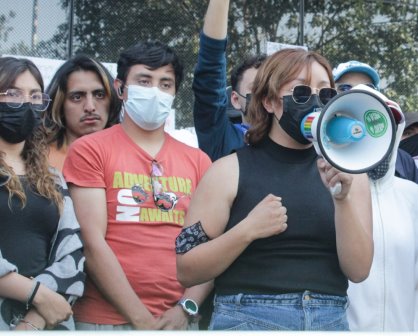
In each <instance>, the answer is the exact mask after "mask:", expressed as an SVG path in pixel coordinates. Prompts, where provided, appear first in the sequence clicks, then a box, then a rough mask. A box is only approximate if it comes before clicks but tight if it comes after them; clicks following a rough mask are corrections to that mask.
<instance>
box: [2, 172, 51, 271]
mask: <svg viewBox="0 0 418 336" xmlns="http://www.w3.org/2000/svg"><path fill="white" fill-rule="evenodd" d="M20 181H21V182H22V184H23V187H24V189H25V193H26V197H27V202H26V206H25V207H24V208H23V209H22V207H21V206H22V203H21V201H20V199H18V198H17V197H16V196H13V197H12V199H11V209H10V207H9V206H8V200H9V192H8V190H7V189H6V187H4V186H1V187H0V249H1V253H2V254H3V257H4V258H5V259H7V260H8V261H9V262H11V263H12V264H14V265H16V266H17V267H18V269H19V273H20V274H22V275H24V276H36V275H38V274H39V273H40V272H41V271H42V270H44V269H45V268H46V266H47V265H48V258H49V253H50V246H51V241H52V239H53V237H54V235H55V233H56V231H57V227H58V221H59V211H58V208H57V206H56V205H55V203H53V202H52V201H51V200H49V199H46V198H45V197H42V196H40V195H39V194H37V193H35V192H34V191H33V190H32V189H31V188H30V187H29V185H28V183H27V181H26V178H25V177H21V178H20Z"/></svg>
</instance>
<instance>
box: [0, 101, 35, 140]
mask: <svg viewBox="0 0 418 336" xmlns="http://www.w3.org/2000/svg"><path fill="white" fill-rule="evenodd" d="M38 119H39V118H37V116H36V114H35V112H34V110H33V109H32V105H31V104H30V103H24V104H22V106H21V107H19V108H13V107H9V106H8V105H7V104H6V103H0V137H1V138H3V139H4V140H5V141H7V142H9V143H12V144H16V143H19V142H22V141H25V140H26V139H27V138H28V137H29V135H31V134H32V132H33V129H34V128H35V127H36V125H37V124H38V123H39V120H38Z"/></svg>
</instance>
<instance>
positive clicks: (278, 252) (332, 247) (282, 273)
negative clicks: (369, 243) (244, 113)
mask: <svg viewBox="0 0 418 336" xmlns="http://www.w3.org/2000/svg"><path fill="white" fill-rule="evenodd" d="M237 155H238V162H239V184H238V192H237V196H236V199H235V201H234V203H233V205H232V208H231V213H230V218H229V221H228V224H227V227H226V230H229V229H231V228H232V227H233V226H234V225H236V224H237V223H238V222H240V221H241V220H242V219H244V218H245V217H246V216H247V215H248V213H249V212H250V211H251V210H252V209H253V208H254V207H255V206H256V205H257V204H258V203H259V202H260V201H261V200H262V199H263V198H264V197H266V196H267V195H268V194H269V193H272V194H274V195H276V196H280V197H282V203H283V205H284V206H285V207H286V208H287V215H288V228H287V230H286V231H285V232H284V233H281V234H279V235H276V236H272V237H269V238H264V239H258V240H256V241H254V242H252V243H251V244H250V245H249V246H248V247H247V249H246V250H245V251H244V252H243V253H242V254H241V255H240V256H239V257H238V258H237V259H236V260H235V262H234V263H233V264H232V265H231V266H230V267H229V268H228V269H227V270H226V271H225V272H224V273H223V274H221V275H220V276H219V277H217V278H216V280H215V286H216V292H217V294H220V295H233V294H239V293H244V294H270V295H275V294H283V293H292V292H301V291H304V290H310V291H314V292H319V293H323V294H331V295H341V296H344V295H346V291H347V286H348V281H347V278H346V277H345V275H344V274H343V273H342V271H341V269H340V266H339V261H338V257H337V250H336V236H335V225H334V205H333V201H332V198H331V195H330V193H329V191H328V190H327V189H326V188H325V186H324V185H323V183H322V181H321V178H320V175H319V172H318V168H317V166H316V161H317V159H318V156H317V154H316V152H315V149H314V148H313V147H312V148H310V149H306V150H293V149H289V148H285V147H282V146H280V145H278V144H276V143H275V142H273V141H272V140H271V139H269V138H267V139H265V140H264V141H263V142H262V143H261V144H260V145H258V146H256V147H254V146H246V147H243V148H242V149H240V150H238V151H237Z"/></svg>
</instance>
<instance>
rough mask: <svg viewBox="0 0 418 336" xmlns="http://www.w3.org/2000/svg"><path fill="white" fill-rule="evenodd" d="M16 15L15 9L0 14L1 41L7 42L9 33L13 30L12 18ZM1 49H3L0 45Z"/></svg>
mask: <svg viewBox="0 0 418 336" xmlns="http://www.w3.org/2000/svg"><path fill="white" fill-rule="evenodd" d="M15 17H16V13H15V12H14V11H10V12H9V13H8V14H0V41H3V42H7V39H8V37H9V34H10V33H11V32H12V31H13V28H12V27H10V25H9V24H10V20H11V19H14V18H15ZM0 49H2V47H1V45H0Z"/></svg>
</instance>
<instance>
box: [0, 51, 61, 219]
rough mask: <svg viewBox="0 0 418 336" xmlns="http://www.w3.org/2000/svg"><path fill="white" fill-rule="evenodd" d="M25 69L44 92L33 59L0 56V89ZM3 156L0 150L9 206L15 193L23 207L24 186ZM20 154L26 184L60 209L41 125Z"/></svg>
mask: <svg viewBox="0 0 418 336" xmlns="http://www.w3.org/2000/svg"><path fill="white" fill-rule="evenodd" d="M26 71H29V72H30V73H31V74H32V76H33V77H34V78H35V80H36V82H37V83H38V84H39V86H40V87H41V90H42V91H43V90H44V84H43V80H42V75H41V73H40V72H39V70H38V68H37V67H36V65H35V64H34V63H33V62H31V61H30V60H28V59H23V58H22V59H21V58H19V59H18V58H14V57H1V58H0V92H4V91H6V90H7V89H9V88H10V87H13V86H14V83H15V82H16V79H17V78H18V77H19V76H20V75H21V74H23V73H24V72H26ZM4 156H5V153H4V152H2V151H1V150H0V176H1V177H2V178H3V179H4V180H5V181H6V182H5V184H4V185H5V187H6V188H7V190H8V192H9V207H10V206H11V199H12V197H13V196H16V197H18V198H19V199H20V201H21V204H22V208H23V207H24V206H25V205H26V201H27V199H26V194H25V191H24V188H23V185H22V183H21V182H20V180H19V177H18V176H17V175H16V174H15V172H14V171H13V169H12V167H10V166H9V165H8V164H7V163H6V162H5V160H4ZM20 156H21V158H22V160H23V162H24V165H25V170H26V178H27V181H28V185H29V187H30V188H31V189H32V190H33V191H34V192H36V193H38V194H39V195H41V196H43V197H45V198H47V199H49V200H51V201H52V202H53V203H55V204H56V205H57V206H58V208H59V210H60V212H61V210H62V207H63V202H64V201H63V195H62V193H61V191H60V190H59V188H58V187H57V176H56V175H55V174H54V173H53V171H51V170H50V168H49V165H48V145H47V142H46V136H45V130H44V128H43V126H42V125H39V126H37V127H36V128H35V129H34V131H33V132H32V134H31V135H30V136H29V138H28V139H26V140H25V144H24V146H23V150H22V152H21V153H20Z"/></svg>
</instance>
